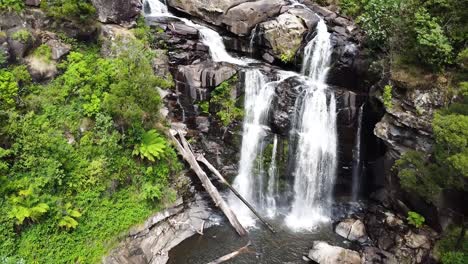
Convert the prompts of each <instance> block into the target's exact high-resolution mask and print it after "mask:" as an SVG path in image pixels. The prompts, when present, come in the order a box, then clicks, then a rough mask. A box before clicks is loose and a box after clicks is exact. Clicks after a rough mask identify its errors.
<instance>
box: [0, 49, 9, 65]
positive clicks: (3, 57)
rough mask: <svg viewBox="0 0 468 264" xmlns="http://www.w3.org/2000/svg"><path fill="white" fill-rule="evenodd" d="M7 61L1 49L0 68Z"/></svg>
mask: <svg viewBox="0 0 468 264" xmlns="http://www.w3.org/2000/svg"><path fill="white" fill-rule="evenodd" d="M7 62H8V57H7V55H6V54H5V53H4V52H3V51H0V68H1V67H3V65H4V64H6V63H7Z"/></svg>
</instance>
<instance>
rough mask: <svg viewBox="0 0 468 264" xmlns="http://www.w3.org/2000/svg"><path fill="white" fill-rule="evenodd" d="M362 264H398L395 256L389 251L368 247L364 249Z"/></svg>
mask: <svg viewBox="0 0 468 264" xmlns="http://www.w3.org/2000/svg"><path fill="white" fill-rule="evenodd" d="M362 263H363V264H375V263H379V264H398V261H397V259H396V258H395V256H394V255H392V254H390V253H389V252H387V251H384V250H381V249H379V248H376V247H366V248H364V251H363V254H362Z"/></svg>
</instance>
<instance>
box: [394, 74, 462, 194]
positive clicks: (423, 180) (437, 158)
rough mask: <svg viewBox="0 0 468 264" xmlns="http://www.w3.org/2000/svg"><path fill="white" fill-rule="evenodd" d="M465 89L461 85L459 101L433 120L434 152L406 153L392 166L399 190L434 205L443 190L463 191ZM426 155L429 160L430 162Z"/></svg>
mask: <svg viewBox="0 0 468 264" xmlns="http://www.w3.org/2000/svg"><path fill="white" fill-rule="evenodd" d="M467 91H468V87H466V86H465V84H464V83H461V84H460V92H459V93H460V97H462V98H461V100H460V102H458V103H454V104H452V105H451V106H449V107H448V108H446V109H442V110H440V111H437V112H436V113H435V115H434V119H433V124H432V127H433V131H434V138H435V144H434V152H433V153H426V154H423V153H421V152H416V151H409V152H407V153H405V154H404V155H402V156H401V157H400V159H399V160H397V161H396V163H395V170H397V171H398V176H399V178H400V184H401V186H402V187H403V188H404V189H405V190H407V191H409V192H414V193H416V194H418V195H420V196H421V197H423V198H425V199H426V200H427V201H430V202H435V201H436V198H437V196H438V195H439V194H440V192H441V191H442V190H443V189H458V190H462V191H466V190H467V189H466V187H467V186H466V184H465V182H466V179H467V178H468V97H467V95H468V92H467ZM429 155H431V156H432V157H431V158H429Z"/></svg>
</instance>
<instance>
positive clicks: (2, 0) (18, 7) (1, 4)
mask: <svg viewBox="0 0 468 264" xmlns="http://www.w3.org/2000/svg"><path fill="white" fill-rule="evenodd" d="M23 9H24V0H0V11H1V10H6V11H10V12H11V11H15V12H20V11H22V10H23Z"/></svg>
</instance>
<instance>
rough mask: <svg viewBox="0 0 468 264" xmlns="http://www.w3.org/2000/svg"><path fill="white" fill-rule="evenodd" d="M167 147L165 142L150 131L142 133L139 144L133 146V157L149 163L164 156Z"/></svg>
mask: <svg viewBox="0 0 468 264" xmlns="http://www.w3.org/2000/svg"><path fill="white" fill-rule="evenodd" d="M166 148H167V145H166V140H165V139H164V138H163V137H162V136H161V135H159V134H158V132H156V130H154V129H152V130H150V131H147V132H145V133H143V135H142V137H141V142H140V144H138V145H136V146H135V149H134V150H133V155H136V156H140V158H141V159H145V158H146V159H148V160H150V161H155V160H159V159H160V158H162V157H163V156H164V152H165V151H166Z"/></svg>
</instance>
